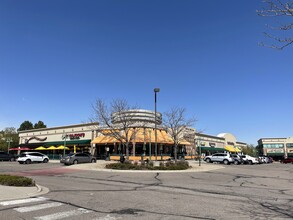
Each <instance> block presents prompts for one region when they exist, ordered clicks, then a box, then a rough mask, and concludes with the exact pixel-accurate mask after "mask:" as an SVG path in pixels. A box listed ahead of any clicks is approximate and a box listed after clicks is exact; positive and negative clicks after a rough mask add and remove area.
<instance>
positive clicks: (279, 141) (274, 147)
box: [258, 137, 293, 160]
mask: <svg viewBox="0 0 293 220" xmlns="http://www.w3.org/2000/svg"><path fill="white" fill-rule="evenodd" d="M258 149H259V153H260V154H262V155H267V156H270V157H272V158H274V159H275V160H277V159H283V158H287V157H292V156H293V137H288V138H261V139H259V140H258Z"/></svg>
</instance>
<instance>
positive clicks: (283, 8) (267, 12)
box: [257, 0, 293, 50]
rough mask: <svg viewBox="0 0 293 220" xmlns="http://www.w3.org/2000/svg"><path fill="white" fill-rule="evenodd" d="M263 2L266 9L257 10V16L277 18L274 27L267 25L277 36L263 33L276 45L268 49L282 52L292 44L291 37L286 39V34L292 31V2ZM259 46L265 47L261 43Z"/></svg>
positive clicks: (271, 0)
mask: <svg viewBox="0 0 293 220" xmlns="http://www.w3.org/2000/svg"><path fill="white" fill-rule="evenodd" d="M263 2H264V3H265V4H266V7H264V8H263V9H261V10H257V13H258V15H259V16H263V17H275V18H276V17H277V18H278V20H277V21H276V22H277V25H276V26H271V25H267V26H268V28H269V29H271V30H273V31H278V36H276V35H275V34H270V33H268V32H264V35H265V36H266V37H268V38H270V39H273V40H274V41H275V42H277V44H274V43H273V44H271V45H269V47H271V48H274V49H279V50H282V49H284V48H285V47H287V46H289V45H290V44H293V36H289V37H286V33H290V32H291V34H292V29H293V1H292V0H291V1H289V0H287V1H281V0H264V1H263ZM285 32H286V33H285ZM261 45H263V46H267V45H265V44H264V43H261Z"/></svg>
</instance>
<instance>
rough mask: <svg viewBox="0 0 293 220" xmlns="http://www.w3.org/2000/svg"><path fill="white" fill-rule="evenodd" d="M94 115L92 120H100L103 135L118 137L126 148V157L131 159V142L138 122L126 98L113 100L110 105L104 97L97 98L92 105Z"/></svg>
mask: <svg viewBox="0 0 293 220" xmlns="http://www.w3.org/2000/svg"><path fill="white" fill-rule="evenodd" d="M92 107H93V110H94V116H93V117H92V118H91V119H90V120H91V121H92V122H99V127H100V130H101V132H102V133H103V135H105V136H111V137H113V138H115V139H117V140H118V141H119V142H120V143H121V145H122V146H124V147H125V149H126V159H127V160H128V159H129V143H131V142H132V141H133V139H134V137H135V134H136V130H137V129H136V127H137V122H136V121H135V120H134V116H135V114H134V113H132V112H131V111H130V110H131V109H137V107H130V105H129V104H128V103H127V101H126V100H124V99H116V100H113V101H112V102H111V103H110V105H109V106H108V105H107V104H106V103H105V101H103V100H102V99H97V100H96V102H95V104H94V105H92Z"/></svg>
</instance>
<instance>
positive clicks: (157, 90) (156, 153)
mask: <svg viewBox="0 0 293 220" xmlns="http://www.w3.org/2000/svg"><path fill="white" fill-rule="evenodd" d="M154 92H155V157H156V160H157V156H158V151H157V92H160V88H155V89H154Z"/></svg>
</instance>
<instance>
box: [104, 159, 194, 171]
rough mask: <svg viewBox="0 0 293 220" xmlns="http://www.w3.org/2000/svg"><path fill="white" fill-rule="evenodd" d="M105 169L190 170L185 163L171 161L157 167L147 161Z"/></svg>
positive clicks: (161, 163) (121, 164) (111, 166)
mask: <svg viewBox="0 0 293 220" xmlns="http://www.w3.org/2000/svg"><path fill="white" fill-rule="evenodd" d="M106 168H107V169H115V170H186V169H188V168H190V166H189V164H188V162H187V161H177V162H176V163H175V162H173V161H167V162H165V163H164V162H160V165H159V166H154V163H153V161H149V163H143V164H141V165H140V164H138V163H135V162H134V163H131V162H129V161H128V162H125V163H112V164H107V165H106Z"/></svg>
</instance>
